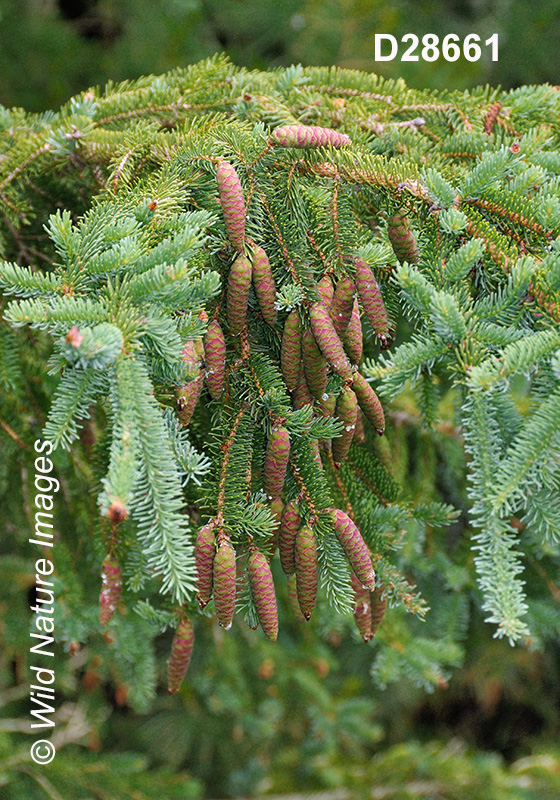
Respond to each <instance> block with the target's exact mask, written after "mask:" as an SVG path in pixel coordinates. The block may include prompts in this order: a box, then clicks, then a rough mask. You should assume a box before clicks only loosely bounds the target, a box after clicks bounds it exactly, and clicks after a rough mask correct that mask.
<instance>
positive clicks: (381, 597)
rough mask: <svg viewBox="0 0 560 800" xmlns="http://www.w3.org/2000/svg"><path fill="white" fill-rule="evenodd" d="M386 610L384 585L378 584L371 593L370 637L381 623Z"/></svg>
mask: <svg viewBox="0 0 560 800" xmlns="http://www.w3.org/2000/svg"><path fill="white" fill-rule="evenodd" d="M386 610H387V591H386V589H385V587H384V586H381V585H380V584H379V585H378V586H376V587H375V590H374V591H373V592H372V593H371V635H372V637H373V636H375V634H376V633H377V631H378V630H379V627H380V625H381V623H382V622H383V617H384V616H385V611H386Z"/></svg>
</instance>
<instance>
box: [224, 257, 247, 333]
mask: <svg viewBox="0 0 560 800" xmlns="http://www.w3.org/2000/svg"><path fill="white" fill-rule="evenodd" d="M250 288H251V262H250V261H249V259H248V258H246V257H245V256H244V255H239V256H237V258H236V259H235V261H234V262H233V264H232V267H231V270H230V272H229V278H228V286H227V320H228V324H229V329H230V331H231V333H232V334H233V336H237V335H238V334H240V333H241V331H242V329H243V326H244V325H245V322H246V319H247V303H248V300H249V289H250Z"/></svg>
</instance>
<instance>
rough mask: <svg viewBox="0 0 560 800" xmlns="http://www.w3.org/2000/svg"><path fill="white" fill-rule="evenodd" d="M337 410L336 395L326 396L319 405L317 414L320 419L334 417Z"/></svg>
mask: <svg viewBox="0 0 560 800" xmlns="http://www.w3.org/2000/svg"><path fill="white" fill-rule="evenodd" d="M335 408H336V395H334V394H326V393H325V394H324V395H323V396H322V397H321V399H320V401H319V402H318V403H317V414H318V415H319V416H320V417H329V418H330V417H332V416H334V410H335Z"/></svg>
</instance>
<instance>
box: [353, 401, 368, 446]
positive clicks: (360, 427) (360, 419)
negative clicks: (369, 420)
mask: <svg viewBox="0 0 560 800" xmlns="http://www.w3.org/2000/svg"><path fill="white" fill-rule="evenodd" d="M365 440H366V432H365V430H364V415H363V414H362V409H361V408H359V409H358V414H357V416H356V428H355V430H354V438H353V439H352V441H353V442H355V443H356V444H364V442H365Z"/></svg>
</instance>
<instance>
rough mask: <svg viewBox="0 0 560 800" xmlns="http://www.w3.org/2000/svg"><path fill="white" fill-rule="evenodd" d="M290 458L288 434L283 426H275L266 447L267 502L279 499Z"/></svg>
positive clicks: (265, 476) (265, 484)
mask: <svg viewBox="0 0 560 800" xmlns="http://www.w3.org/2000/svg"><path fill="white" fill-rule="evenodd" d="M289 457H290V434H289V433H288V430H287V428H285V427H284V425H275V426H274V427H273V428H272V431H271V433H270V438H269V440H268V443H267V445H266V456H265V462H264V491H265V493H266V495H267V497H268V499H269V500H275V499H276V498H277V497H280V494H281V493H282V489H283V487H284V478H285V477H286V469H287V467H288V459H289Z"/></svg>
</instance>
